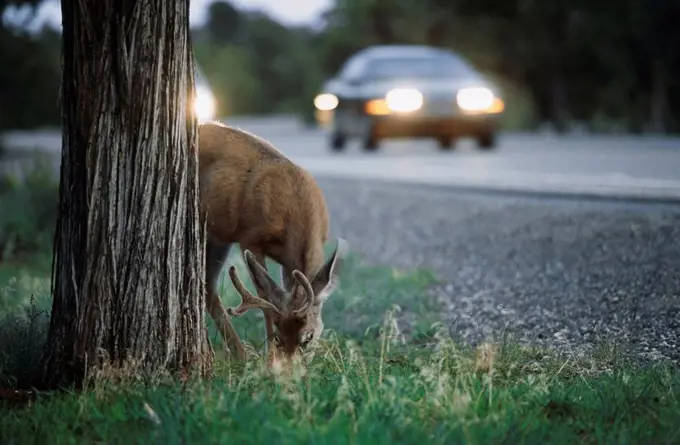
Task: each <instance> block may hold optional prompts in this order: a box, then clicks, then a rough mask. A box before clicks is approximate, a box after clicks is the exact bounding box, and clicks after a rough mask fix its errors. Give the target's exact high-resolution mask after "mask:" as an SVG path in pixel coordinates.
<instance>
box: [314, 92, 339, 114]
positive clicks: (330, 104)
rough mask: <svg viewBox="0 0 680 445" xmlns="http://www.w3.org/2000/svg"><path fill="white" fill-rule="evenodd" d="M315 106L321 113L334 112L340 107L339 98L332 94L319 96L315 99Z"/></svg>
mask: <svg viewBox="0 0 680 445" xmlns="http://www.w3.org/2000/svg"><path fill="white" fill-rule="evenodd" d="M314 106H315V107H316V109H317V110H321V111H330V110H334V109H335V107H337V106H338V97H337V96H336V95H335V94H330V93H323V94H319V95H318V96H316V97H315V98H314Z"/></svg>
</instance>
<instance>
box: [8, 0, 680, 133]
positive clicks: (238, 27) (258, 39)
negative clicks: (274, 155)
mask: <svg viewBox="0 0 680 445" xmlns="http://www.w3.org/2000/svg"><path fill="white" fill-rule="evenodd" d="M10 3H33V4H39V3H40V1H39V0H31V1H30V2H28V1H27V0H22V1H17V0H13V1H12V2H10ZM6 7H7V1H5V2H4V3H2V4H0V10H1V9H2V8H6ZM612 17H616V20H613V19H612ZM324 20H325V23H326V26H325V28H323V29H321V30H312V29H309V28H287V27H285V26H283V25H282V24H280V23H277V22H276V21H275V20H273V19H272V18H270V17H268V16H266V15H264V14H262V13H258V12H250V11H241V10H238V9H237V8H235V7H234V5H233V4H231V3H229V2H228V1H224V0H219V1H214V2H212V3H211V4H210V6H209V8H208V19H207V21H206V24H205V26H204V27H202V28H199V29H195V30H193V34H194V46H195V53H196V58H197V60H198V62H199V65H200V66H201V67H202V68H203V69H204V71H205V72H206V77H207V78H208V81H209V83H210V84H211V85H213V87H214V88H215V94H216V96H217V100H218V102H219V110H218V111H219V114H220V115H222V116H227V115H234V114H260V113H279V112H286V113H289V112H297V113H300V114H301V115H302V117H304V118H305V119H307V120H311V119H312V111H313V108H312V101H313V97H314V95H315V94H317V93H318V92H319V89H320V88H321V85H322V83H323V81H324V80H325V79H327V78H329V77H331V76H333V75H334V74H335V73H336V72H337V70H338V69H339V67H340V66H341V65H342V63H343V62H344V61H345V60H346V59H347V57H349V56H350V55H351V54H353V53H354V52H355V51H357V50H359V49H361V48H364V47H366V46H367V45H374V44H381V43H424V44H431V45H436V46H444V47H448V48H452V49H454V50H456V51H459V52H460V53H462V54H463V55H464V56H466V57H467V58H468V59H470V60H471V61H472V62H473V63H474V64H475V65H476V66H477V67H479V69H480V70H481V71H483V72H484V73H485V74H487V75H489V76H490V77H492V78H494V79H496V80H497V81H498V84H499V85H500V86H501V88H502V90H503V91H504V92H506V91H507V92H506V94H505V97H506V99H507V101H506V102H507V103H508V109H507V113H506V114H507V116H506V119H505V122H504V124H505V126H506V128H513V129H516V128H529V127H535V126H536V125H537V124H539V123H542V122H552V123H553V124H554V125H555V126H556V128H558V129H563V130H564V129H567V128H568V126H569V124H570V122H572V121H582V122H585V123H588V124H589V126H590V128H591V129H593V130H596V129H605V128H607V127H608V126H609V127H613V126H615V125H614V124H618V126H623V127H624V128H626V129H628V130H629V131H634V132H639V131H643V130H645V129H649V130H656V131H664V130H665V131H676V132H677V131H680V122H679V121H678V120H677V119H675V118H674V116H677V115H678V114H680V80H678V79H680V75H679V74H680V56H679V55H680V51H678V48H677V43H676V42H679V41H680V34H679V33H680V27H677V26H676V23H677V21H678V20H680V3H678V2H676V1H673V0H656V1H653V2H641V1H637V0H629V1H622V2H618V3H616V4H614V3H607V2H588V1H583V0H579V1H566V0H559V1H550V2H541V1H536V0H449V1H443V0H422V1H414V0H390V1H387V0H361V1H360V0H335V1H334V3H333V5H332V7H331V8H330V10H329V11H327V12H326V14H325V16H324ZM58 40H59V38H58V33H57V32H56V31H53V30H50V29H45V30H43V31H42V32H41V33H39V34H38V35H29V34H26V33H25V32H20V31H19V30H17V29H15V28H10V27H8V26H3V27H0V43H1V45H2V47H3V48H8V49H9V50H8V51H3V52H2V54H0V60H1V61H2V65H3V66H11V67H13V69H12V70H3V71H2V72H1V73H0V80H1V82H0V101H2V103H0V105H1V106H2V108H3V110H12V113H3V114H2V116H1V117H0V128H29V127H35V126H41V125H45V124H48V125H49V124H51V125H56V124H58V122H59V121H58V117H59V116H58V107H57V106H56V105H57V103H56V102H57V93H58V85H59V76H60V70H59V45H58Z"/></svg>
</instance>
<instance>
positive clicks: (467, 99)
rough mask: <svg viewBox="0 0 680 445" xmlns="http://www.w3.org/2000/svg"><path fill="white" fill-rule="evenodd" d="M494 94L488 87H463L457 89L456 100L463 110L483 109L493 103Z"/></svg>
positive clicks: (491, 105) (490, 106) (488, 107)
mask: <svg viewBox="0 0 680 445" xmlns="http://www.w3.org/2000/svg"><path fill="white" fill-rule="evenodd" d="M494 100H495V97H494V94H493V91H491V90H490V89H488V88H484V87H476V88H463V89H462V90H460V91H458V94H457V95H456V101H457V102H458V106H459V107H460V108H461V109H462V110H464V111H484V110H487V109H490V108H492V107H493V105H494Z"/></svg>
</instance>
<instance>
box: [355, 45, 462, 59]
mask: <svg viewBox="0 0 680 445" xmlns="http://www.w3.org/2000/svg"><path fill="white" fill-rule="evenodd" d="M356 55H357V56H359V57H361V58H369V59H381V58H391V57H418V56H443V55H446V56H454V57H457V54H456V53H454V52H453V51H451V50H448V49H443V48H437V47H433V46H426V45H374V46H369V47H367V48H364V49H362V50H360V51H359V52H357V53H356Z"/></svg>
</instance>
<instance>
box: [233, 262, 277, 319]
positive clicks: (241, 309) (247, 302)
mask: <svg viewBox="0 0 680 445" xmlns="http://www.w3.org/2000/svg"><path fill="white" fill-rule="evenodd" d="M229 278H231V282H232V283H233V284H234V288H235V289H236V291H237V292H238V293H239V294H240V295H241V304H239V305H238V307H237V308H235V309H234V308H231V307H229V308H227V313H228V314H229V315H231V316H233V317H239V316H241V315H243V314H245V313H246V312H247V311H248V310H250V309H269V310H271V311H274V312H276V313H277V314H279V315H280V314H281V311H280V310H279V308H277V307H276V306H275V305H274V304H272V303H270V302H268V301H266V300H263V299H262V298H260V297H256V296H255V295H253V294H251V293H250V291H248V289H246V288H245V286H244V285H243V283H242V282H241V279H240V278H239V277H238V275H237V273H236V267H235V266H231V267H229Z"/></svg>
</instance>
